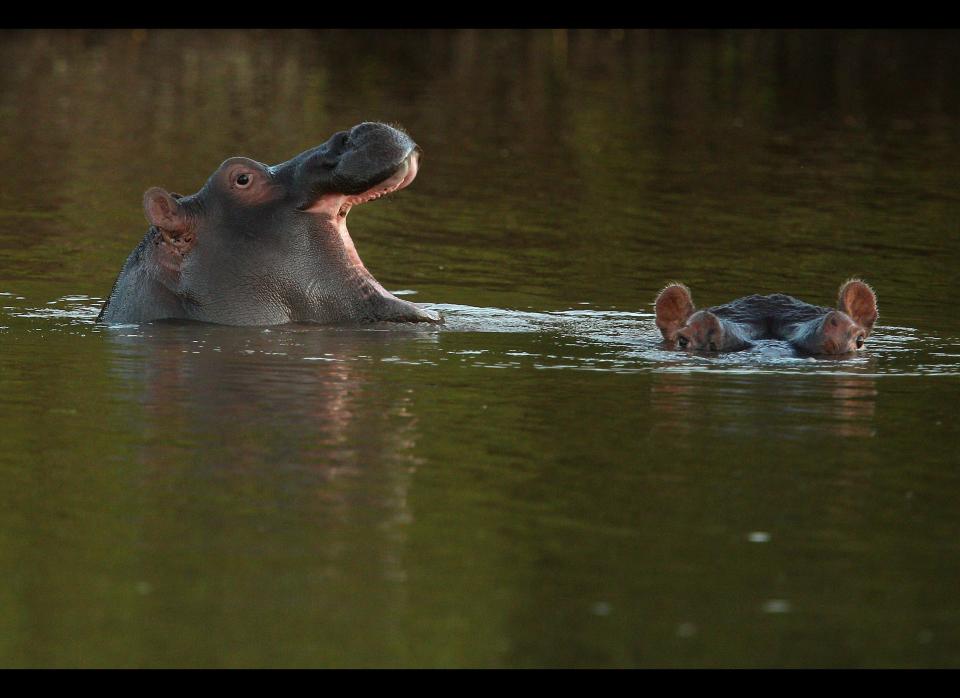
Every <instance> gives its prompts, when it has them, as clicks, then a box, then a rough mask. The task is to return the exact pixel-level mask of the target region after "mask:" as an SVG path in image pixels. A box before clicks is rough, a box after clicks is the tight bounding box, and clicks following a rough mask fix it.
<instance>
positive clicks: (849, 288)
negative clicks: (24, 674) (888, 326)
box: [837, 279, 880, 333]
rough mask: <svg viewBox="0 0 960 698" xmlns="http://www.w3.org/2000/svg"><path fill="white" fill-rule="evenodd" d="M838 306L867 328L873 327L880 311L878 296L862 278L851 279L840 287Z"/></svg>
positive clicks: (868, 330) (868, 329)
mask: <svg viewBox="0 0 960 698" xmlns="http://www.w3.org/2000/svg"><path fill="white" fill-rule="evenodd" d="M837 308H838V309H839V310H842V311H843V312H844V313H846V314H847V315H849V316H850V317H851V318H852V319H853V321H854V322H856V323H857V324H859V325H860V326H861V327H863V328H864V329H866V330H867V332H868V333H869V332H870V330H871V329H873V325H874V323H875V322H876V321H877V317H879V315H880V313H879V312H878V311H877V296H876V294H875V293H874V292H873V289H872V288H870V286H868V285H867V284H865V283H864V282H863V281H861V280H860V279H850V280H849V281H847V282H846V283H845V284H844V285H843V286H841V287H840V294H839V298H838V299H837Z"/></svg>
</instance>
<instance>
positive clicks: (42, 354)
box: [0, 30, 960, 667]
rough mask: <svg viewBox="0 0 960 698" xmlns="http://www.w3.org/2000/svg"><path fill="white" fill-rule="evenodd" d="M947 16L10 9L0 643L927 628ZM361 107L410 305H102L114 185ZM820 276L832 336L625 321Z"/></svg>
mask: <svg viewBox="0 0 960 698" xmlns="http://www.w3.org/2000/svg"><path fill="white" fill-rule="evenodd" d="M956 39H957V36H956V34H955V33H950V32H881V31H842V32H816V31H814V32H807V31H801V32H793V31H774V32H764V31H717V32H679V31H607V30H585V31H576V32H574V31H563V30H547V31H430V32H420V31H398V32H353V31H333V32H315V31H239V30H237V31H233V30H230V31H215V32H214V31H152V30H151V31H142V30H135V31H131V30H116V31H23V32H7V33H6V34H5V35H4V41H3V42H0V58H2V59H3V61H4V65H6V66H8V67H9V70H6V71H4V72H3V74H2V75H0V157H2V159H3V161H4V162H5V163H6V164H7V166H8V169H9V170H10V171H12V172H16V173H17V176H16V177H13V178H9V179H8V181H6V183H5V186H4V187H3V188H0V435H2V436H0V444H2V445H0V483H2V484H0V498H2V506H0V570H2V571H3V575H2V580H3V581H2V582H0V608H3V609H4V612H3V613H0V659H2V661H3V663H4V665H6V666H453V667H459V666H481V667H488V666H494V667H502V666H510V667H514V666H523V667H542V666H630V667H634V666H804V667H809V666H960V621H958V618H960V602H958V599H957V595H956V584H955V582H956V579H957V578H958V576H960V548H958V543H957V541H958V540H960V539H958V536H957V530H958V527H960V515H958V510H957V507H956V502H957V499H958V497H960V472H958V471H957V469H956V464H955V461H956V456H955V454H956V450H957V449H956V446H957V444H958V443H960V431H958V422H957V420H956V419H955V418H954V414H953V413H954V411H955V410H954V403H955V401H956V395H957V376H958V366H960V362H958V357H960V339H958V337H960V316H958V315H957V314H956V313H952V312H949V308H950V307H952V306H951V303H952V301H953V293H954V289H955V288H956V286H957V283H958V281H960V279H958V276H957V270H958V269H960V265H958V259H960V235H958V234H957V228H956V222H957V220H960V215H958V214H960V197H958V195H957V192H956V162H957V161H958V157H960V132H958V130H957V123H958V117H960V88H958V85H960V84H958V83H957V81H956V80H954V79H953V71H954V66H955V64H956V62H957V58H958V57H960V53H958V52H960V42H958V41H957V40H956ZM344 57H349V59H345V58H344ZM157 65H163V66H164V70H163V71H161V72H158V71H157V69H156V66H157ZM919 76H922V79H921V77H919ZM366 119H378V120H384V121H388V122H395V123H400V124H402V125H403V126H404V127H406V128H407V129H408V130H409V132H410V133H411V134H412V135H413V136H414V137H415V138H416V139H417V141H418V143H419V144H420V145H421V147H422V148H423V149H424V158H423V168H422V171H421V174H420V175H419V176H418V178H417V182H416V183H415V185H414V186H412V187H410V188H409V189H408V190H404V191H403V192H401V193H399V194H398V195H396V196H395V197H391V198H390V199H388V200H385V201H378V202H376V203H372V204H370V205H368V206H364V207H362V208H361V209H359V210H357V212H356V213H353V214H352V216H355V217H356V219H355V220H354V221H353V224H352V226H351V228H352V233H353V236H354V239H355V242H356V244H357V247H358V251H359V253H360V254H361V256H362V257H363V259H364V261H365V263H366V264H367V266H368V267H369V268H370V269H371V271H372V272H373V273H374V274H375V275H376V276H377V278H378V279H380V280H381V281H382V282H383V283H384V284H386V286H387V287H388V288H390V289H398V290H397V291H396V292H397V293H401V294H403V295H404V297H406V298H408V299H410V300H413V301H416V302H418V303H424V304H426V305H427V306H428V307H430V308H432V309H435V310H438V311H439V312H441V313H443V314H444V316H445V319H446V323H445V324H444V325H443V326H442V327H429V328H425V327H412V328H400V327H386V326H368V327H363V328H345V327H317V326H309V325H291V326H282V327H274V328H268V329H267V328H234V327H218V326H212V325H202V324H196V323H166V322H164V323H155V324H150V325H144V326H132V325H131V326H118V327H109V328H107V327H102V326H98V325H96V324H95V323H94V318H95V317H96V314H97V312H98V311H99V306H100V303H101V302H102V301H101V299H102V297H103V296H104V295H106V293H107V291H108V290H109V288H110V285H111V283H112V282H113V280H114V278H115V277H116V273H117V271H118V269H119V267H120V265H121V264H122V262H123V260H124V259H125V258H126V255H127V254H128V253H129V251H130V249H131V248H132V247H133V246H134V244H136V242H137V241H138V240H139V238H140V237H141V236H142V234H143V231H144V227H145V222H144V220H143V216H142V213H141V210H140V201H141V196H142V193H143V191H144V190H145V189H147V188H148V187H150V186H154V185H158V186H164V187H167V188H169V189H171V190H174V191H193V190H195V189H197V188H198V187H199V186H200V185H201V184H202V182H203V181H204V180H205V179H206V177H207V176H208V175H209V173H210V172H211V171H213V169H214V168H215V167H216V166H217V165H218V164H219V163H220V162H222V161H223V160H224V159H225V158H227V157H229V156H232V155H241V154H242V155H247V156H250V157H254V158H256V159H258V160H261V161H266V162H280V161H283V160H285V159H287V158H288V157H290V156H291V155H293V154H295V153H297V152H301V151H303V150H304V149H306V148H308V147H311V146H313V145H316V144H317V143H318V142H321V141H322V140H325V139H326V137H327V136H328V135H329V134H330V133H332V132H334V131H336V130H339V129H342V128H346V127H349V126H351V125H352V124H354V123H357V122H359V121H362V120H366ZM850 275H861V276H864V277H865V278H867V279H868V280H869V281H870V282H871V283H872V284H873V286H874V287H875V288H876V289H877V291H878V293H879V302H880V310H881V318H880V325H879V326H878V327H877V328H876V331H875V332H874V333H873V334H872V335H871V337H870V340H869V342H868V343H867V347H866V350H865V351H863V352H861V353H859V354H857V355H856V356H851V357H842V358H816V357H806V356H800V355H798V354H796V353H795V352H794V351H793V350H792V349H791V348H790V347H789V345H787V344H785V343H783V342H777V341H763V342H758V343H757V344H756V345H755V346H754V347H752V348H751V349H750V350H748V351H744V352H736V353H731V354H725V355H721V356H710V355H697V354H693V353H688V352H679V351H674V350H670V349H667V348H665V347H664V346H663V344H662V343H661V341H660V337H659V333H658V332H657V330H656V327H655V325H654V321H653V314H652V301H653V298H654V296H655V294H656V292H657V291H658V290H659V289H660V288H662V287H663V285H664V284H666V283H667V282H669V281H671V280H674V279H682V280H683V281H685V282H687V283H688V284H690V285H691V287H692V288H694V289H695V292H696V297H697V299H698V301H703V302H705V303H713V302H723V301H725V300H729V299H730V298H735V297H738V296H742V295H746V294H749V293H771V292H776V291H780V292H786V293H791V294H794V295H796V296H798V297H801V298H804V299H806V300H809V301H811V302H816V303H827V302H829V301H830V300H832V298H833V296H834V294H835V292H836V288H837V285H838V284H839V283H840V282H841V281H842V280H843V279H844V278H846V277H847V276H850Z"/></svg>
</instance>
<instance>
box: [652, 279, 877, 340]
mask: <svg viewBox="0 0 960 698" xmlns="http://www.w3.org/2000/svg"><path fill="white" fill-rule="evenodd" d="M654 306H655V308H656V313H657V327H658V328H659V329H660V333H661V334H662V335H663V338H664V339H665V340H666V341H667V342H671V343H673V342H675V343H676V345H677V346H678V347H679V348H681V349H688V350H696V351H738V350H740V349H747V348H749V347H750V345H751V342H752V341H753V340H757V339H783V340H786V341H788V342H790V344H792V345H793V346H794V348H796V349H798V350H799V351H801V352H803V353H805V354H847V353H850V352H854V351H857V350H858V349H861V348H862V347H863V344H864V342H866V340H867V337H869V336H870V332H871V331H872V330H873V325H874V323H876V321H877V318H878V317H879V312H878V310H877V296H876V294H875V293H874V292H873V289H872V288H870V286H868V285H867V284H866V283H864V282H863V281H861V280H860V279H850V280H849V281H847V282H845V283H844V284H843V285H842V286H841V287H840V292H839V294H838V296H837V307H836V308H826V307H823V306H818V305H811V304H810V303H805V302H804V301H801V300H798V299H796V298H794V297H792V296H787V295H784V294H782V293H774V294H771V295H769V296H757V295H754V296H746V297H744V298H738V299H737V300H735V301H731V302H729V303H725V304H723V305H715V306H713V307H712V308H708V309H706V310H697V309H696V307H695V306H694V305H693V297H692V296H691V295H690V289H688V288H687V287H686V286H684V285H683V284H671V285H669V286H667V287H666V288H665V289H663V290H662V291H661V292H660V294H659V295H658V296H657V300H656V301H655V303H654Z"/></svg>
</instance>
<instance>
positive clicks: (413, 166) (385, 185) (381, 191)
mask: <svg viewBox="0 0 960 698" xmlns="http://www.w3.org/2000/svg"><path fill="white" fill-rule="evenodd" d="M419 169H420V150H419V148H414V149H413V150H411V151H410V153H409V154H407V156H406V157H405V158H404V159H403V160H401V161H400V164H399V165H397V168H396V169H395V170H394V171H393V174H391V175H389V176H387V177H386V178H385V179H383V180H381V181H379V182H377V183H376V184H374V185H373V186H371V187H370V188H369V189H366V190H364V191H362V192H360V193H359V194H341V193H337V192H329V193H326V194H322V195H320V196H319V197H318V198H317V199H315V200H314V201H313V202H312V203H310V204H308V205H306V206H305V207H301V208H300V209H299V210H301V211H304V212H306V213H322V214H326V215H329V216H331V217H333V216H340V217H346V215H347V213H349V212H350V209H351V208H352V207H353V206H356V205H359V204H363V203H366V202H368V201H373V200H374V199H379V198H380V197H382V196H386V195H387V194H392V193H393V192H396V191H400V190H401V189H404V188H406V187H407V186H409V185H410V183H411V182H412V181H413V180H414V179H415V178H416V176H417V172H418V171H419Z"/></svg>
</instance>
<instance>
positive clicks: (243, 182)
mask: <svg viewBox="0 0 960 698" xmlns="http://www.w3.org/2000/svg"><path fill="white" fill-rule="evenodd" d="M235 181H236V182H237V186H238V187H245V186H247V185H248V184H250V175H248V174H247V173H246V172H244V173H242V174H238V175H237V179H236V180H235Z"/></svg>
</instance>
